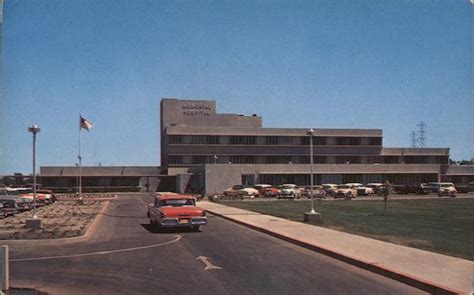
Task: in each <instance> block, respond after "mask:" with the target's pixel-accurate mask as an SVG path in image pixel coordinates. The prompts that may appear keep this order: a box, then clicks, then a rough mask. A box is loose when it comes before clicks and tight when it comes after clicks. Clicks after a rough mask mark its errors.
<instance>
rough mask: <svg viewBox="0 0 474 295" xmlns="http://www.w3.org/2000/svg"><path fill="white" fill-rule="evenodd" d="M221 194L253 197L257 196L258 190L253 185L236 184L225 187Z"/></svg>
mask: <svg viewBox="0 0 474 295" xmlns="http://www.w3.org/2000/svg"><path fill="white" fill-rule="evenodd" d="M223 194H224V196H236V197H240V198H244V197H250V198H255V197H258V190H257V189H255V188H253V187H249V186H244V185H241V184H237V185H234V186H233V187H231V188H228V189H226V190H225V191H224V193H223Z"/></svg>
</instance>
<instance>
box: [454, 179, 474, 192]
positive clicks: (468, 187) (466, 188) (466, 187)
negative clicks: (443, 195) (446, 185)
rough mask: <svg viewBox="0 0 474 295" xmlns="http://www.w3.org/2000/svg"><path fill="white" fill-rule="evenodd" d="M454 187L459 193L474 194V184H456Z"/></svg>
mask: <svg viewBox="0 0 474 295" xmlns="http://www.w3.org/2000/svg"><path fill="white" fill-rule="evenodd" d="M454 186H455V187H456V190H457V191H458V193H472V192H474V182H469V183H455V184H454Z"/></svg>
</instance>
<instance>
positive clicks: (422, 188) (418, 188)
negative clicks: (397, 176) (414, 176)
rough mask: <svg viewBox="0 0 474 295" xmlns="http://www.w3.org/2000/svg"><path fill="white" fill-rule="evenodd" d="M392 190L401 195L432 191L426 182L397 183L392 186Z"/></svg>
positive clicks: (423, 193) (422, 193) (421, 193)
mask: <svg viewBox="0 0 474 295" xmlns="http://www.w3.org/2000/svg"><path fill="white" fill-rule="evenodd" d="M393 192H394V193H397V194H402V195H407V194H416V195H426V194H429V193H430V192H432V188H431V187H429V186H428V185H427V184H426V183H409V184H398V185H394V186H393Z"/></svg>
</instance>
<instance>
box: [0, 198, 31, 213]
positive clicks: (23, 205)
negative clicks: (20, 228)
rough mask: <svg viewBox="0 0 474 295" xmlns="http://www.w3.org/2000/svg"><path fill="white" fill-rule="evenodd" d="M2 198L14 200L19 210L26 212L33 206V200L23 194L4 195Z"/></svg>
mask: <svg viewBox="0 0 474 295" xmlns="http://www.w3.org/2000/svg"><path fill="white" fill-rule="evenodd" d="M0 199H5V200H14V201H15V202H16V204H17V206H18V211H19V212H25V211H28V210H31V209H32V208H33V201H32V200H30V199H28V198H25V197H22V196H12V195H2V196H0Z"/></svg>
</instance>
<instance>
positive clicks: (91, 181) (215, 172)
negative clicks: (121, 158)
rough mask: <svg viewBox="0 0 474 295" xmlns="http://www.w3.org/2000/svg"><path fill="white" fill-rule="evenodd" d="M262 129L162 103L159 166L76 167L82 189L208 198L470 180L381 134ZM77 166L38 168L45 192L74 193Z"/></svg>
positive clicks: (212, 110) (463, 171) (182, 103)
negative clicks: (246, 190) (239, 192)
mask: <svg viewBox="0 0 474 295" xmlns="http://www.w3.org/2000/svg"><path fill="white" fill-rule="evenodd" d="M309 130H310V128H306V129H301V128H299V129H298V128H264V127H263V124H262V118H261V117H260V116H258V115H256V114H253V115H250V116H244V115H239V114H219V113H217V110H216V102H215V101H209V100H181V99H162V100H161V105H160V135H161V137H160V138H161V165H162V166H161V167H158V166H151V167H83V170H82V177H83V182H82V183H83V185H84V191H97V190H102V191H107V190H109V191H120V190H122V191H123V190H139V191H156V190H175V191H178V192H203V193H206V194H215V193H219V192H222V191H223V190H224V189H226V188H228V187H230V186H232V185H234V184H256V183H268V184H273V185H278V184H283V183H295V184H298V185H309V183H310V171H311V167H310V146H311V145H310V142H311V140H312V143H313V145H312V146H313V159H314V161H313V163H314V165H313V171H314V174H313V175H314V183H315V184H318V183H319V184H322V183H347V182H359V183H369V182H384V181H385V180H389V181H390V182H391V183H394V184H406V183H413V182H418V183H419V182H431V181H439V180H446V181H455V182H457V181H459V182H461V181H462V182H465V183H467V182H474V166H472V165H471V166H455V165H449V148H389V147H384V146H383V133H382V130H381V129H320V128H314V129H313V132H312V134H309ZM77 175H78V173H77V168H76V167H41V180H42V182H43V183H44V184H45V186H47V187H50V188H53V189H55V188H57V189H60V190H69V191H74V190H75V188H74V187H77V183H78V181H77Z"/></svg>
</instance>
